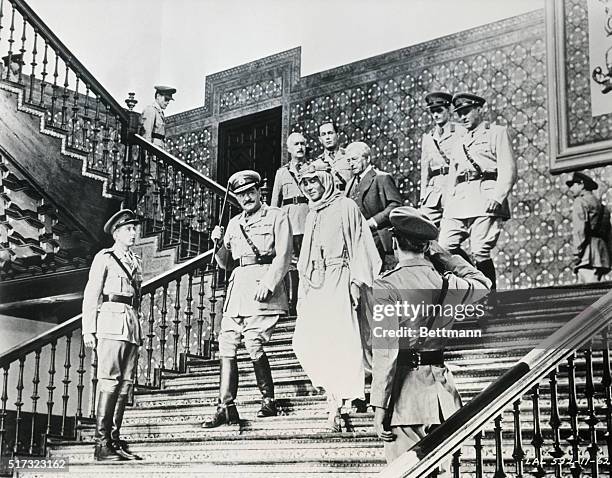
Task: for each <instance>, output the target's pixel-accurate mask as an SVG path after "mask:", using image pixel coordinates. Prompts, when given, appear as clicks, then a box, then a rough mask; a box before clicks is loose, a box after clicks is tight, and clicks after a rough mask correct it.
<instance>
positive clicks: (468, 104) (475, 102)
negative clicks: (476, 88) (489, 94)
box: [452, 93, 487, 111]
mask: <svg viewBox="0 0 612 478" xmlns="http://www.w3.org/2000/svg"><path fill="white" fill-rule="evenodd" d="M452 102H453V106H454V108H453V111H459V110H462V109H463V108H478V107H480V106H482V105H484V104H485V103H486V102H487V100H485V99H484V98H483V97H481V96H478V95H474V94H472V93H457V94H456V95H455V96H453V99H452Z"/></svg>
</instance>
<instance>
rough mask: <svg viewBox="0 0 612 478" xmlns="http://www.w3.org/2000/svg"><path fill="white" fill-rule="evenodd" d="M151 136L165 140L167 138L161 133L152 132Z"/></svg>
mask: <svg viewBox="0 0 612 478" xmlns="http://www.w3.org/2000/svg"><path fill="white" fill-rule="evenodd" d="M151 138H153V139H161V140H164V139H166V136H165V135H163V134H159V133H151Z"/></svg>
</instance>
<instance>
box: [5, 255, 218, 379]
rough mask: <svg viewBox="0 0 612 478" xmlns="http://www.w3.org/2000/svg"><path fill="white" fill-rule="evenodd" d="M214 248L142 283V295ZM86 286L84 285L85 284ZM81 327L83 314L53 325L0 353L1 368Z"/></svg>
mask: <svg viewBox="0 0 612 478" xmlns="http://www.w3.org/2000/svg"><path fill="white" fill-rule="evenodd" d="M212 252H213V251H212V250H209V251H206V252H204V253H203V254H200V255H199V256H197V257H194V258H193V259H191V260H189V261H186V262H184V263H183V264H179V265H177V266H176V267H174V268H173V269H170V270H169V271H166V272H164V273H163V274H160V275H158V276H156V277H153V278H151V279H149V280H148V281H146V282H144V283H143V285H142V295H143V296H144V295H145V294H147V293H149V292H151V291H154V290H155V289H157V288H158V287H159V286H160V285H163V284H164V283H169V282H172V281H173V280H175V279H178V278H179V277H181V276H183V275H185V274H186V273H187V272H188V271H190V270H192V269H194V268H196V267H199V266H201V265H204V264H207V263H208V262H210V257H211V255H212ZM83 286H84V285H83ZM80 327H81V314H79V315H77V316H75V317H72V318H71V319H68V320H66V321H65V322H63V323H61V324H59V325H57V326H55V327H53V328H52V329H51V330H48V331H47V332H44V333H42V334H40V335H38V336H37V337H33V338H31V339H29V340H27V341H25V342H23V343H21V344H19V345H16V346H15V347H13V348H12V349H10V350H8V351H7V352H4V353H3V354H1V355H0V369H2V368H4V367H6V366H8V365H10V364H11V363H13V362H14V361H16V360H19V358H20V357H23V356H25V355H27V354H29V353H31V352H34V351H36V350H39V349H41V348H42V347H44V346H45V345H48V344H50V343H52V342H53V341H54V340H58V339H60V338H62V337H64V336H65V335H66V334H68V333H69V332H72V331H74V330H77V329H78V328H80Z"/></svg>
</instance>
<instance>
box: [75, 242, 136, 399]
mask: <svg viewBox="0 0 612 478" xmlns="http://www.w3.org/2000/svg"><path fill="white" fill-rule="evenodd" d="M111 252H114V253H115V255H116V256H117V257H118V258H119V260H120V261H121V262H122V263H123V265H124V266H125V267H126V269H127V270H128V271H129V272H130V274H131V275H132V278H133V279H134V281H135V282H136V284H137V289H138V290H134V287H133V286H132V282H131V281H130V279H129V278H128V276H127V274H126V273H125V272H124V271H123V269H122V268H121V266H119V264H118V263H117V261H116V260H115V259H114V258H113V257H112V256H111ZM141 283H142V266H141V262H140V258H139V257H138V256H136V255H135V254H133V253H132V252H130V251H128V252H127V253H126V254H125V255H124V254H123V253H122V252H121V251H120V250H119V249H118V248H115V247H113V248H110V249H103V250H101V251H100V252H98V253H97V254H96V256H95V257H94V260H93V262H92V264H91V269H90V270H89V280H88V282H87V286H86V287H85V291H84V293H83V317H82V332H83V334H88V333H89V334H95V335H96V338H97V339H98V346H97V351H98V380H99V388H100V391H106V392H111V393H112V392H114V391H116V390H119V394H120V395H122V394H127V393H128V390H129V387H130V386H131V385H132V383H133V375H134V372H135V370H136V362H137V360H138V347H139V346H140V345H141V344H142V337H143V335H142V329H141V326H140V316H139V312H138V310H137V309H136V308H135V307H134V306H132V305H128V304H126V303H123V302H119V301H118V300H117V299H118V298H119V299H125V300H128V299H129V298H134V297H135V296H137V295H139V294H140V284H141ZM133 300H134V299H133Z"/></svg>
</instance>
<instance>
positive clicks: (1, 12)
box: [0, 0, 4, 452]
mask: <svg viewBox="0 0 612 478" xmlns="http://www.w3.org/2000/svg"><path fill="white" fill-rule="evenodd" d="M2 18H4V0H0V40H1V39H2V29H3V28H4V27H3V26H2ZM1 451H2V448H0V452H1Z"/></svg>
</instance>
